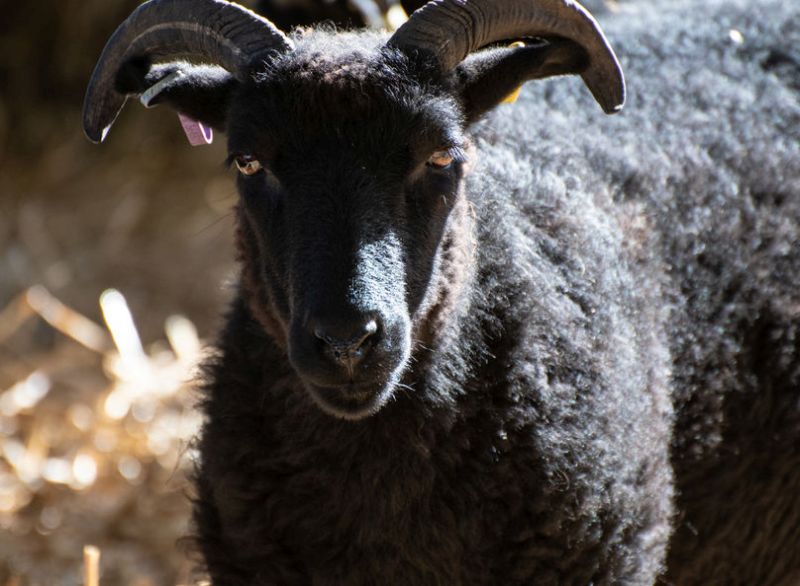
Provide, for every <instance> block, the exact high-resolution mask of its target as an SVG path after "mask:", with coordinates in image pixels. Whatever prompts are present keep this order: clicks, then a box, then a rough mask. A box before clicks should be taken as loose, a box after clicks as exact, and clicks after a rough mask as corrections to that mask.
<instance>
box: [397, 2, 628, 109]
mask: <svg viewBox="0 0 800 586" xmlns="http://www.w3.org/2000/svg"><path fill="white" fill-rule="evenodd" d="M547 36H559V37H565V38H567V39H570V40H571V41H574V42H575V43H577V44H579V45H580V46H581V47H583V48H584V49H585V50H586V52H587V54H588V56H589V65H588V67H587V68H586V70H585V71H584V72H583V73H582V74H581V77H582V78H583V81H584V83H586V85H587V86H588V88H589V90H590V91H591V92H592V95H593V96H594V97H595V99H596V100H597V101H598V103H599V104H600V106H602V108H603V110H604V111H605V112H606V113H608V114H612V113H614V112H617V111H619V110H620V109H621V108H622V105H623V104H624V103H625V79H624V78H623V76H622V70H621V68H620V66H619V62H618V61H617V58H616V56H615V55H614V51H613V50H612V49H611V46H610V45H609V44H608V41H606V38H605V36H603V32H602V31H601V30H600V26H599V25H598V24H597V21H596V20H595V19H594V18H593V17H592V15H591V14H589V12H588V11H587V10H586V9H585V8H584V7H583V6H581V5H580V4H578V3H577V2H575V1H574V0H432V1H431V2H428V4H426V5H425V6H423V7H422V8H420V9H419V10H417V11H416V12H414V13H413V14H412V15H411V17H410V18H409V20H408V21H407V22H406V23H405V24H403V26H401V27H400V28H399V29H397V32H395V33H394V35H393V36H392V38H391V39H389V42H388V44H389V45H390V46H393V47H396V48H398V49H400V50H401V51H403V52H406V53H409V52H413V51H421V52H427V53H431V54H433V55H434V56H435V57H436V59H437V60H438V62H439V65H440V67H441V68H442V71H450V70H451V69H453V68H454V67H455V66H456V65H458V64H459V63H460V62H461V61H462V60H463V59H464V58H465V57H466V56H467V55H468V54H469V53H471V52H473V51H476V50H477V49H480V48H481V47H484V46H486V45H488V44H491V43H494V42H497V41H502V40H512V39H519V38H522V37H547Z"/></svg>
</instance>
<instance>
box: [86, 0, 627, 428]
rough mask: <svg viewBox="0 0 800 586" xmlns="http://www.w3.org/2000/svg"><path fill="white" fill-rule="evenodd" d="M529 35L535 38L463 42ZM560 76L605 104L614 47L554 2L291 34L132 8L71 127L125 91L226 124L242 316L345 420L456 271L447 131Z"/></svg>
mask: <svg viewBox="0 0 800 586" xmlns="http://www.w3.org/2000/svg"><path fill="white" fill-rule="evenodd" d="M530 37H537V38H542V37H543V38H546V39H547V40H546V41H544V40H543V41H542V42H536V43H533V44H530V43H529V44H528V45H524V44H523V45H522V46H516V45H519V44H515V46H514V47H513V48H500V47H494V48H492V49H489V50H486V51H479V49H481V48H484V47H487V46H491V45H492V44H493V43H495V42H498V41H504V40H509V39H515V38H530ZM183 55H193V56H195V57H198V58H200V59H201V60H202V59H207V60H209V61H210V62H212V63H214V64H215V65H213V66H196V65H190V64H188V63H182V62H179V61H174V59H176V58H178V57H179V56H183ZM590 56H591V57H590ZM154 61H161V62H162V63H161V64H158V65H153V62H154ZM569 73H580V74H581V76H582V77H583V79H584V81H585V82H586V84H587V86H588V88H589V89H590V90H591V92H592V94H593V95H594V96H595V98H597V100H598V102H599V103H600V105H601V106H602V107H603V109H604V110H605V111H606V112H614V111H617V110H618V109H619V108H620V107H621V105H622V101H623V100H624V82H623V79H622V73H621V71H620V70H619V66H618V64H617V61H616V58H615V57H614V55H613V52H612V51H611V49H610V47H609V46H608V44H607V42H606V41H605V39H604V37H603V35H602V32H601V31H600V30H599V28H597V23H596V22H595V21H594V20H593V19H592V18H591V16H590V15H589V14H588V13H587V12H585V10H584V9H583V8H582V7H580V6H579V5H577V3H574V2H571V1H562V0H546V1H545V0H542V1H541V2H537V3H530V2H526V1H524V0H507V1H506V2H495V1H494V0H470V1H469V2H463V1H462V0H442V1H441V2H436V3H431V4H429V5H428V6H426V8H425V9H422V10H420V11H418V12H417V13H415V14H414V15H412V17H411V19H410V20H409V21H408V23H406V24H405V25H403V26H402V27H401V28H400V29H399V30H398V31H397V32H396V33H395V34H394V35H393V36H392V37H390V38H385V37H383V38H382V37H380V36H375V35H370V34H365V33H355V34H344V33H339V34H331V33H328V32H324V31H322V32H319V31H318V32H307V33H304V32H302V31H301V32H297V33H295V35H294V36H293V37H292V38H291V39H290V38H287V37H286V36H285V35H284V34H283V33H281V32H280V31H278V30H277V29H276V28H275V27H274V25H272V24H271V23H269V22H268V21H265V20H264V19H261V18H259V17H257V16H256V15H254V14H252V13H251V12H249V11H247V10H246V9H244V8H242V7H240V6H237V5H235V4H232V3H229V2H225V1H223V0H150V1H149V2H146V3H144V4H142V5H141V6H140V7H139V8H137V10H135V11H134V13H133V14H131V16H130V17H129V18H128V19H127V20H126V21H125V22H124V23H123V24H122V25H120V27H118V29H117V31H116V32H115V33H114V35H112V37H111V39H110V40H109V43H108V44H107V46H106V48H105V49H104V51H103V54H102V55H101V57H100V60H99V61H98V64H97V66H96V67H95V71H94V73H93V74H92V79H91V80H90V83H89V88H88V89H87V94H86V100H85V102H84V130H85V132H86V134H87V136H88V137H89V138H90V139H92V140H94V141H98V142H99V141H101V140H103V139H104V138H105V136H106V134H107V132H108V129H109V128H110V126H111V124H112V123H113V121H114V118H115V117H116V115H117V113H118V112H119V110H120V109H121V108H122V105H123V104H124V103H125V99H126V97H127V96H129V95H139V96H141V98H142V99H144V101H145V103H147V104H148V105H154V104H156V103H166V104H169V105H171V106H172V107H174V108H175V109H177V110H178V111H179V112H181V113H182V114H183V115H186V116H189V117H191V118H195V119H197V120H200V121H202V122H204V123H205V124H207V125H210V126H213V127H215V128H217V129H218V130H223V131H225V132H227V133H228V138H229V150H230V159H231V161H232V162H235V163H236V166H237V167H238V168H239V169H240V170H241V171H242V174H241V175H240V176H239V191H240V193H241V204H240V206H239V220H240V222H239V239H238V240H239V245H240V250H241V259H242V261H243V265H244V267H243V268H244V270H243V284H244V291H243V293H244V295H245V296H246V298H247V301H248V302H249V306H250V309H251V312H252V314H253V315H254V316H255V317H256V318H257V319H258V320H259V321H260V322H261V324H262V325H263V326H264V328H265V330H266V331H267V332H268V333H269V334H270V335H271V336H272V337H273V338H274V340H275V341H276V343H277V344H278V345H279V346H281V347H282V348H283V349H284V350H285V351H286V354H287V356H288V359H289V362H290V363H291V366H292V367H293V368H294V369H295V370H296V372H297V374H298V375H299V377H300V378H301V380H302V381H303V383H304V384H305V386H306V388H307V390H308V391H309V393H310V394H311V396H312V397H313V398H314V400H315V401H316V402H317V403H318V404H319V405H320V406H321V407H322V408H323V409H324V410H325V411H327V412H329V413H331V414H333V415H336V416H339V417H343V418H348V419H359V418H362V417H365V416H367V415H369V414H372V413H374V412H375V411H377V410H378V409H379V408H380V407H381V406H382V405H384V404H385V403H386V402H387V400H388V399H389V398H390V397H391V396H392V393H393V392H394V389H396V388H397V387H398V386H399V385H401V384H402V383H401V380H402V378H403V375H404V371H405V369H406V365H407V363H408V362H409V359H410V358H411V355H412V351H413V346H414V342H415V341H420V342H424V343H427V344H430V341H431V340H432V339H435V337H436V335H435V333H434V332H436V331H437V330H441V329H442V328H441V327H440V323H444V322H442V321H438V322H436V323H434V320H440V319H441V318H442V317H443V316H446V315H447V313H448V312H447V311H441V309H442V307H443V306H444V305H447V306H449V307H452V305H453V303H452V302H453V300H454V299H457V295H458V289H459V287H458V285H457V283H458V282H459V279H458V277H459V276H463V275H464V274H468V272H469V271H468V270H462V269H463V268H464V266H465V265H469V258H468V256H469V255H465V254H459V252H458V251H461V252H463V251H464V250H469V249H470V246H469V238H470V235H469V233H470V230H469V228H468V222H467V221H465V220H464V218H465V217H468V214H466V213H465V212H464V210H465V208H466V207H467V205H466V203H463V202H464V201H465V198H464V197H462V196H461V194H460V186H461V182H462V179H463V175H464V171H465V163H466V156H465V153H466V151H467V140H466V138H465V128H466V126H468V125H469V124H471V123H472V122H473V121H475V120H477V119H478V118H479V117H480V116H482V115H483V114H484V113H485V112H488V111H489V110H491V109H492V108H493V107H494V106H496V105H497V104H498V103H500V102H501V101H502V100H503V98H504V97H505V96H507V95H508V94H509V92H511V91H513V90H514V89H515V88H517V87H518V86H519V85H520V84H521V83H523V82H524V81H527V80H530V79H537V78H542V77H548V76H552V75H563V74H569ZM457 208H458V209H459V210H460V213H457V214H455V213H453V212H454V211H455V210H456V209H457ZM453 218H459V219H460V221H457V222H456V221H453ZM456 223H457V224H459V226H458V227H457V228H452V227H451V226H449V224H456ZM455 234H457V235H455ZM454 265H457V267H456V269H455V270H454Z"/></svg>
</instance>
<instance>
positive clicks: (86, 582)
mask: <svg viewBox="0 0 800 586" xmlns="http://www.w3.org/2000/svg"><path fill="white" fill-rule="evenodd" d="M99 585H100V550H99V549H97V548H96V547H95V546H94V545H86V546H84V548H83V586H99Z"/></svg>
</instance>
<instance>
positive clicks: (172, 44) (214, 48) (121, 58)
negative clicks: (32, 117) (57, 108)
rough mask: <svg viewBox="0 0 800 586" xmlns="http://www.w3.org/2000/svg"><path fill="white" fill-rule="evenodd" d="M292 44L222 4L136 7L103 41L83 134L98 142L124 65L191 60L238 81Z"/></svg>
mask: <svg viewBox="0 0 800 586" xmlns="http://www.w3.org/2000/svg"><path fill="white" fill-rule="evenodd" d="M291 49H292V43H291V41H289V39H288V38H286V36H285V35H284V34H283V33H282V32H281V31H279V30H278V29H277V28H275V25H273V24H272V23H271V22H270V21H268V20H266V19H265V18H262V17H260V16H258V15H257V14H255V13H254V12H252V11H250V10H247V9H246V8H243V7H241V6H239V5H238V4H234V3H232V2H226V1H225V0H150V1H149V2H145V3H144V4H142V5H141V6H139V7H138V8H137V9H136V10H134V11H133V13H132V14H131V15H130V16H129V17H128V18H127V19H126V20H125V22H123V23H122V24H121V25H119V27H118V28H117V30H116V31H115V32H114V34H113V35H112V36H111V38H110V39H109V40H108V43H106V46H105V48H104V49H103V53H102V54H101V55H100V59H99V61H98V62H97V65H96V66H95V68H94V72H93V73H92V78H91V80H90V81H89V87H88V88H87V89H86V97H85V98H84V100H83V130H84V132H85V133H86V136H87V137H89V140H91V141H93V142H101V141H102V140H103V139H104V138H105V137H106V134H107V133H108V130H109V128H111V125H112V124H113V123H114V120H115V119H116V117H117V115H118V114H119V112H120V110H121V109H122V106H123V105H124V104H125V100H126V98H127V96H125V95H123V94H120V93H119V92H117V91H116V89H115V88H114V82H115V77H116V75H117V72H118V71H119V68H120V66H122V65H123V64H124V63H125V62H126V61H128V60H129V59H131V58H133V57H143V56H147V57H149V58H150V59H152V60H153V61H156V60H165V59H166V60H168V59H172V58H178V57H196V58H198V59H202V60H203V61H205V62H210V63H213V64H215V65H220V66H222V67H224V68H225V69H227V70H228V71H230V72H231V73H233V74H234V75H235V76H237V77H239V78H242V77H243V76H245V75H246V74H247V67H248V65H249V64H250V63H251V62H252V61H253V59H254V58H256V57H257V56H259V55H261V54H265V53H266V52H268V51H277V52H285V51H289V50H291Z"/></svg>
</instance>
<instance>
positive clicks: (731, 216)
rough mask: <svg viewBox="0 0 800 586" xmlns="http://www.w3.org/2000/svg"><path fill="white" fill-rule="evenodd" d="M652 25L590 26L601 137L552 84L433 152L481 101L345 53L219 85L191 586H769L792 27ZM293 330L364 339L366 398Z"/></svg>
mask: <svg viewBox="0 0 800 586" xmlns="http://www.w3.org/2000/svg"><path fill="white" fill-rule="evenodd" d="M661 4H663V5H661ZM661 4H658V3H656V4H655V8H653V6H652V5H651V3H647V5H646V6H640V5H638V4H633V5H632V6H631V5H627V4H625V5H624V6H625V7H626V8H625V10H624V11H623V13H622V14H619V15H616V16H613V17H611V16H609V19H608V23H607V32H608V33H609V36H610V38H611V39H612V42H613V43H614V46H615V48H616V50H617V53H618V54H619V55H620V56H621V57H622V61H623V65H624V68H625V70H626V72H627V76H628V79H629V80H630V99H629V104H628V106H627V109H626V112H625V113H623V114H622V115H620V116H615V117H611V118H606V117H603V116H602V115H601V114H599V110H598V108H597V106H596V104H594V103H592V102H591V98H590V96H589V93H588V92H587V91H586V89H585V88H583V87H582V86H580V84H579V81H563V80H560V81H554V82H550V83H546V84H538V85H537V86H535V87H531V88H528V89H526V90H525V91H524V92H523V96H522V98H521V99H520V102H519V103H518V104H517V105H515V106H504V107H500V108H496V109H495V110H494V111H493V113H492V114H490V115H489V116H488V117H486V118H485V119H484V120H483V121H481V122H479V123H478V124H476V125H474V126H471V127H470V128H465V126H466V125H465V122H464V116H465V115H466V116H468V117H469V119H470V120H471V119H472V118H473V116H472V115H471V114H470V112H476V114H475V116H477V113H479V111H483V110H485V109H486V108H484V107H481V108H476V109H474V110H470V106H469V102H468V100H469V99H470V98H469V95H470V91H473V92H474V91H476V89H475V88H478V86H470V84H469V83H468V82H467V81H465V80H466V79H473V80H474V79H480V78H481V77H482V76H483V77H485V78H486V79H487V80H491V79H492V76H491V75H488V76H484V74H483V73H481V75H478V76H470V75H469V68H468V66H465V67H464V68H462V69H461V70H459V71H457V72H455V73H453V74H452V75H450V76H447V77H444V78H440V77H438V76H437V75H436V74H435V72H434V71H432V70H420V69H418V67H419V64H414V63H410V62H408V61H407V60H406V59H405V58H404V57H403V56H402V55H399V54H396V53H392V52H389V51H386V50H382V49H380V46H381V43H382V41H381V40H380V39H379V38H378V37H375V36H373V35H370V34H331V33H328V32H325V31H321V32H316V33H314V32H311V33H297V34H295V42H296V43H297V45H298V49H297V50H296V52H294V53H293V54H290V55H287V56H284V57H282V58H279V59H277V60H275V61H272V62H270V63H264V64H261V63H260V64H254V73H255V74H256V75H254V77H253V79H252V81H250V82H248V83H246V84H244V85H241V86H240V85H238V84H237V85H235V87H232V88H230V87H228V86H227V85H226V84H229V83H231V82H230V81H229V78H225V80H224V82H223V85H225V86H226V87H228V90H226V91H230V93H229V94H226V95H227V96H228V97H226V104H227V105H226V107H225V108H223V109H220V110H219V111H218V113H215V114H214V116H220V115H221V114H219V113H220V112H223V110H224V115H222V118H221V119H220V120H217V123H218V124H219V123H220V122H224V125H225V127H226V129H227V131H228V133H229V144H230V150H231V154H232V156H233V157H234V158H235V157H237V156H245V155H246V156H248V157H255V158H256V159H257V160H258V161H260V162H261V163H262V164H263V165H264V168H265V170H263V171H260V172H259V173H257V174H255V175H252V176H247V177H245V176H240V179H239V188H240V192H241V194H242V199H241V203H240V205H239V207H238V217H239V230H238V235H237V240H238V243H239V250H240V260H241V261H242V279H241V284H240V287H239V291H238V294H237V296H236V299H235V301H234V303H233V307H232V310H231V311H230V313H229V315H228V320H227V325H226V327H225V329H224V331H223V333H222V335H221V338H220V340H219V351H218V354H217V356H216V357H215V358H214V359H212V360H211V361H209V363H208V364H207V383H206V385H205V388H204V404H203V409H204V412H205V414H206V417H207V420H206V424H205V427H204V429H203V433H202V438H201V439H200V455H201V460H200V464H199V468H198V475H197V482H198V490H199V498H198V501H197V506H196V514H195V520H196V523H197V530H198V539H199V544H200V547H201V548H202V551H203V553H204V556H205V559H206V563H207V566H208V569H209V572H210V574H211V576H212V577H213V583H214V584H215V585H217V586H221V585H225V586H233V585H245V584H246V585H252V584H315V585H334V584H354V585H356V584H374V583H382V584H403V585H414V584H423V585H427V584H442V585H455V584H464V585H467V584H503V585H506V584H537V585H547V584H576V585H578V584H581V585H585V584H653V583H656V582H657V581H659V580H660V581H661V582H663V583H669V584H681V585H687V584H703V585H708V584H751V585H752V584H759V585H767V584H775V585H779V584H783V585H789V584H796V583H797V581H798V580H800V390H799V389H800V341H799V340H800V337H799V336H800V292H799V291H800V250H799V249H798V243H800V95H799V94H798V84H799V83H800V73H799V72H800V65H798V63H799V62H798V60H797V55H796V54H795V52H793V51H794V49H793V48H792V47H796V46H798V43H800V8H799V7H797V6H794V7H793V6H789V4H791V3H787V2H783V1H781V0H766V1H764V2H761V3H759V4H758V5H754V6H748V5H747V3H746V2H744V0H737V1H735V2H730V1H727V0H725V1H722V0H719V1H717V0H715V1H712V2H704V3H692V4H690V3H686V2H672V3H661ZM731 29H736V30H738V31H740V32H741V34H742V35H743V38H744V42H743V43H739V42H738V37H736V35H733V36H731V34H730V31H731ZM776 56H779V57H776ZM487 59H489V58H487ZM487 62H488V61H487ZM497 62H498V63H506V62H507V60H504V59H499V60H498V61H497ZM572 66H576V65H575V64H573V65H571V66H570V67H572ZM512 69H513V68H512ZM514 71H516V70H514ZM143 75H144V74H143ZM189 77H191V76H189ZM491 83H494V82H491ZM212 85H214V84H212ZM512 85H513V84H512ZM215 87H218V86H215ZM465 88H466V89H465ZM470 88H471V89H470ZM478 89H480V88H478ZM215 91H216V90H215ZM496 93H497V95H496V96H494V97H492V98H491V100H490V102H491V103H495V102H496V100H497V99H498V98H499V97H502V95H503V92H496ZM203 95H208V94H205V93H204V92H202V91H200V92H195V93H194V97H193V96H192V95H190V94H188V93H181V92H179V91H177V90H176V91H175V92H174V93H171V94H166V95H165V101H166V102H169V103H171V104H173V105H174V106H175V107H177V108H179V109H184V110H186V111H190V110H191V111H194V112H196V113H197V112H200V111H201V108H198V107H197V106H196V105H193V104H195V101H196V102H197V103H203V102H204V98H203ZM212 95H213V92H212ZM477 95H493V94H492V92H491V91H490V90H489V89H486V90H485V91H484V93H480V92H479V94H477ZM465 102H466V104H465ZM488 105H489V103H488V102H487V107H488ZM465 108H466V112H465ZM442 148H447V149H450V152H452V153H455V154H456V155H458V156H457V157H456V160H455V161H454V163H453V164H452V165H451V166H450V167H448V168H446V169H436V168H433V167H431V166H430V165H428V164H426V163H425V161H426V160H427V159H428V157H429V156H430V155H431V153H433V152H435V151H437V150H440V149H442ZM462 155H463V156H462ZM462 159H463V160H462ZM359 312H360V313H359ZM323 314H324V315H326V316H328V315H334V314H335V315H349V316H352V315H355V314H358V315H366V314H369V315H378V316H379V318H380V320H381V323H382V324H383V329H382V333H381V334H380V335H378V336H376V338H375V339H374V341H373V342H372V344H373V348H371V351H373V350H374V351H375V352H377V355H378V356H379V357H380V360H376V361H374V364H373V363H370V359H369V358H366V359H365V363H364V364H366V366H364V367H363V371H364V373H366V374H363V377H365V378H367V379H368V380H369V385H370V386H369V389H368V391H363V392H359V393H356V394H353V393H352V392H351V389H350V388H349V387H348V383H346V382H341V381H342V380H343V379H341V377H342V376H343V375H342V373H341V372H340V371H337V370H335V369H334V367H333V366H331V364H330V363H329V362H325V359H324V358H323V357H321V355H319V354H315V352H318V351H319V348H317V347H315V346H314V342H313V335H312V333H311V332H310V330H309V329H308V327H309V326H308V324H309V323H310V322H309V320H311V319H312V318H314V317H315V316H319V315H323ZM298 348H300V350H298ZM298 353H299V354H298ZM360 376H361V375H360ZM337 377H338V378H337ZM318 381H322V383H324V384H322V383H320V384H322V386H319V385H318ZM336 381H338V382H336ZM334 383H335V384H334ZM326 385H330V386H326ZM320 389H322V390H320ZM326 389H328V390H326ZM330 389H334V390H330ZM326 393H328V394H326ZM365 396H366V397H367V398H364V397H365ZM331 413H333V414H334V415H335V416H331ZM343 417H344V418H347V419H343ZM348 419H349V420H348Z"/></svg>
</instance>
